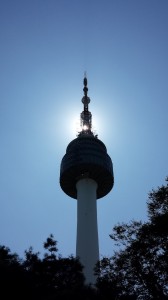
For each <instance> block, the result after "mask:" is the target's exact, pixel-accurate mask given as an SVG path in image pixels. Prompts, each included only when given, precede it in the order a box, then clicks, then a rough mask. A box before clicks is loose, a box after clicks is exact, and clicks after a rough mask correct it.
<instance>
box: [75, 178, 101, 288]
mask: <svg viewBox="0 0 168 300" xmlns="http://www.w3.org/2000/svg"><path fill="white" fill-rule="evenodd" d="M97 186H98V185H97V183H96V181H95V180H93V179H91V178H84V179H80V180H79V181H78V182H77V184H76V188H77V240H76V256H77V257H79V259H80V262H81V264H82V265H83V266H84V270H83V273H84V275H85V278H86V281H85V282H86V284H94V283H95V282H96V276H95V275H94V267H95V265H96V263H97V261H98V260H99V242H98V227H97V202H96V201H97V194H96V193H97Z"/></svg>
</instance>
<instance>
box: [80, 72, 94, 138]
mask: <svg viewBox="0 0 168 300" xmlns="http://www.w3.org/2000/svg"><path fill="white" fill-rule="evenodd" d="M83 85H84V88H83V92H84V96H83V98H82V103H83V111H82V112H81V114H80V121H81V131H80V133H79V135H83V134H85V135H86V134H87V135H88V134H89V135H93V132H92V114H91V112H90V111H89V103H90V98H89V97H88V87H87V77H86V72H85V73H84V79H83Z"/></svg>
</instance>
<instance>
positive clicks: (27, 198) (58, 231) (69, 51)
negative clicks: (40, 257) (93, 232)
mask: <svg viewBox="0 0 168 300" xmlns="http://www.w3.org/2000/svg"><path fill="white" fill-rule="evenodd" d="M85 71H86V72H87V78H88V88H89V92H88V96H89V97H90V98H91V103H90V106H89V109H90V111H91V112H92V116H93V124H94V126H95V130H96V132H97V134H98V138H99V139H100V140H102V141H103V142H104V143H105V145H106V147H107V151H108V154H109V155H110V157H111V158H112V161H113V168H114V176H115V183H114V188H113V190H112V191H111V192H110V193H109V194H108V195H107V196H105V197H104V198H102V199H100V200H98V202H97V211H98V230H99V248H100V258H101V257H102V256H106V255H107V256H110V255H112V253H113V250H114V246H113V243H112V240H111V239H110V238H109V234H110V233H111V231H112V228H113V226H114V225H115V224H118V223H119V222H129V221H130V220H133V219H134V220H142V221H145V220H146V218H147V207H146V201H147V198H148V193H149V192H150V191H151V190H152V189H153V188H157V187H158V186H160V185H162V184H164V182H165V177H166V176H167V175H168V134H167V129H168V1H167V0H101V1H99V0H89V1H88V0H85V1H83V0H82V1H81V0H71V1H69V0H29V1H26V0H20V1H19V0H15V1H13V0H1V1H0V141H1V147H0V244H1V245H5V246H7V247H9V248H10V249H11V251H12V252H17V253H18V254H19V255H20V256H23V255H24V251H25V250H27V249H28V248H29V247H30V246H32V247H33V248H34V251H40V253H43V242H44V241H45V240H46V238H47V237H48V236H49V234H50V233H52V234H53V235H54V238H55V239H56V240H57V241H58V248H59V253H60V254H62V255H63V256H69V255H71V254H73V255H75V247H76V221H77V220H76V213H77V202H76V200H74V199H72V198H69V197H68V196H67V195H66V194H64V193H63V191H62V190H61V188H60V185H59V172H60V163H61V159H62V157H63V156H64V154H65V151H66V147H67V145H68V143H69V142H70V141H71V140H72V139H74V138H76V123H77V121H79V116H80V113H81V111H82V110H83V107H82V103H81V98H82V97H83V77H84V72H85Z"/></svg>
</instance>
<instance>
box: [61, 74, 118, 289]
mask: <svg viewBox="0 0 168 300" xmlns="http://www.w3.org/2000/svg"><path fill="white" fill-rule="evenodd" d="M83 83H84V88H83V91H84V96H83V98H82V103H83V111H82V113H81V114H80V121H81V131H80V132H79V133H78V136H77V138H75V139H74V140H72V141H71V142H70V143H69V145H68V146H67V149H66V154H65V155H64V157H63V158H62V161H61V167H60V186H61V188H62V190H63V191H64V192H65V193H66V194H67V195H68V196H70V197H71V198H74V199H77V242H76V256H77V257H79V259H80V261H81V263H82V265H83V266H84V275H85V279H86V283H87V284H95V281H96V277H95V275H94V270H93V269H94V267H95V264H96V262H97V261H98V260H99V243H98V226H97V203H96V200H97V199H99V198H102V197H104V196H106V195H107V194H108V193H109V192H110V191H111V190H112V188H113V184H114V176H113V164H112V161H111V158H110V156H109V155H108V154H107V149H106V146H105V145H104V143H103V142H102V141H101V140H99V139H98V137H97V135H94V133H93V131H92V114H91V112H90V111H89V103H90V98H89V97H88V95H87V93H88V88H87V78H86V77H85V78H84V81H83Z"/></svg>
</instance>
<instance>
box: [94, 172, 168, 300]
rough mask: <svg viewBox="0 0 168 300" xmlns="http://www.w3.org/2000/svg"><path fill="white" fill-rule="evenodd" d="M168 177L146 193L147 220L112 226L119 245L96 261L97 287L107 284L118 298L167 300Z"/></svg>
mask: <svg viewBox="0 0 168 300" xmlns="http://www.w3.org/2000/svg"><path fill="white" fill-rule="evenodd" d="M167 181H168V179H167V178H166V184H165V185H162V186H161V187H158V188H157V189H156V190H154V189H153V190H152V191H151V192H150V193H149V194H148V200H147V209H148V221H147V222H144V223H142V222H137V221H131V222H130V223H128V224H126V223H122V224H118V225H116V226H114V228H113V232H112V234H110V238H111V239H113V240H114V241H115V242H116V243H117V245H118V246H119V247H120V248H119V250H118V251H117V252H115V253H114V255H113V256H112V257H111V258H109V259H108V258H103V260H102V261H101V262H100V263H99V269H98V273H99V279H98V283H97V284H98V286H100V287H101V286H102V285H103V284H104V285H108V286H109V285H110V286H111V287H113V290H114V291H115V292H116V294H117V297H118V299H120V298H121V297H122V296H123V295H125V296H129V297H133V298H134V299H143V300H144V299H168V226H167V224H168V184H167Z"/></svg>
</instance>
